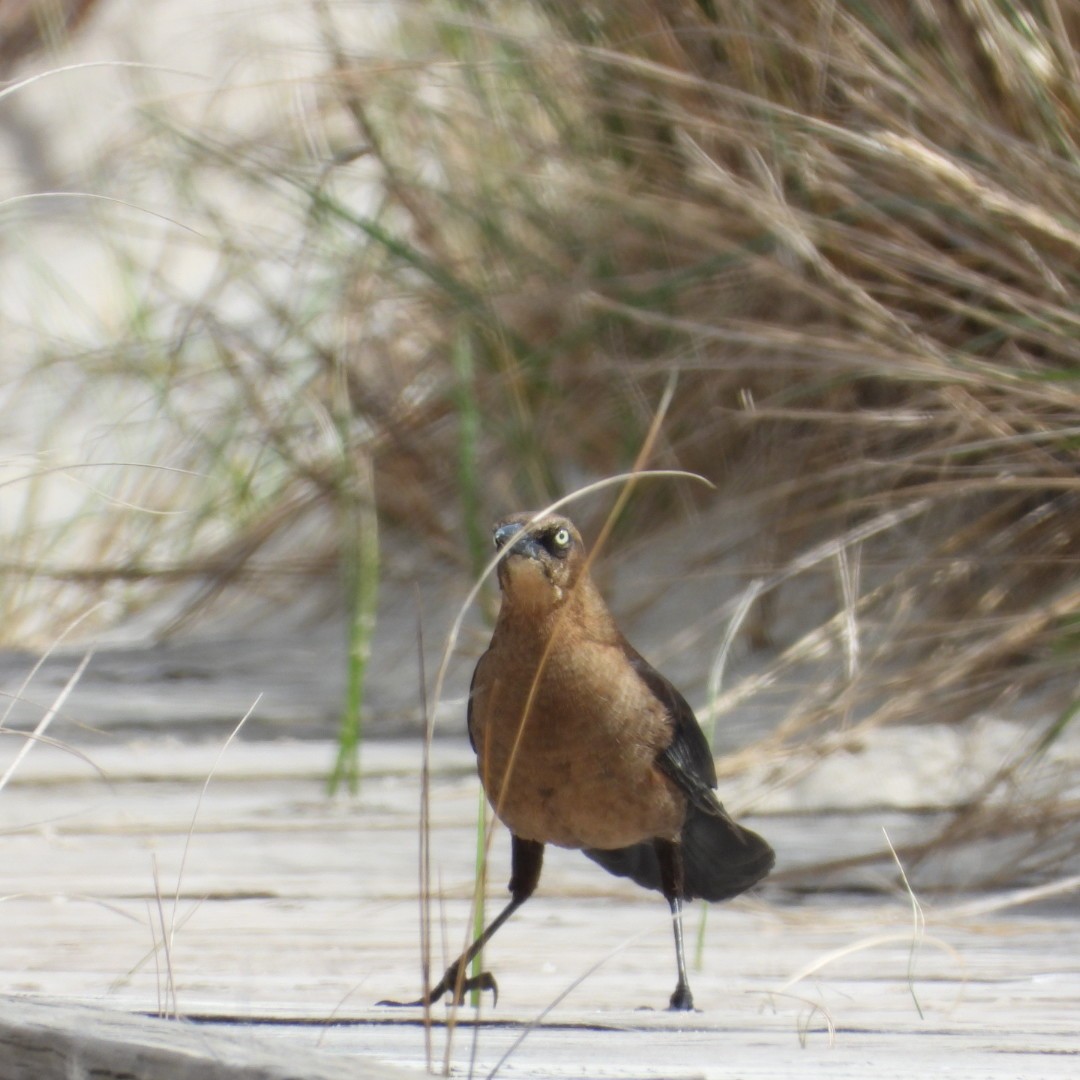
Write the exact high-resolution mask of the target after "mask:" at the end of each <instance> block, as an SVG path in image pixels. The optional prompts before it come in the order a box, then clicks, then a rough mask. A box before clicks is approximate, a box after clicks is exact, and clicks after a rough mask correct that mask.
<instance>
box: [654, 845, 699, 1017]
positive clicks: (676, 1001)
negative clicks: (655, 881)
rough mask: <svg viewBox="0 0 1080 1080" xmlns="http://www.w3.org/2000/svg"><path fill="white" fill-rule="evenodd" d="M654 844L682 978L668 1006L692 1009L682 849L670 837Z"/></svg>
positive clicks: (676, 958)
mask: <svg viewBox="0 0 1080 1080" xmlns="http://www.w3.org/2000/svg"><path fill="white" fill-rule="evenodd" d="M653 845H654V847H655V848H656V857H657V858H658V859H659V860H660V884H661V887H662V889H663V893H664V898H665V899H666V900H667V902H668V907H670V908H671V922H672V926H673V927H674V928H675V963H676V965H677V967H678V969H679V981H678V983H677V984H676V986H675V991H674V993H673V994H672V995H671V1003H670V1005H669V1006H668V1008H670V1009H674V1010H677V1011H680V1012H682V1011H686V1012H689V1011H691V1010H692V1009H693V1008H694V995H693V994H691V993H690V981H689V979H687V977H686V950H685V948H684V947H683V930H682V901H683V892H684V891H685V886H684V884H683V862H682V849H681V848H680V847H679V845H678V844H676V843H673V842H672V841H670V840H654V841H653Z"/></svg>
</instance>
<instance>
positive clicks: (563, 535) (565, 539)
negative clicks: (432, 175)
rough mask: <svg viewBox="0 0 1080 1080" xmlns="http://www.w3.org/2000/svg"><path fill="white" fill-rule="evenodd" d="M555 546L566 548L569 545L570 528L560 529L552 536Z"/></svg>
mask: <svg viewBox="0 0 1080 1080" xmlns="http://www.w3.org/2000/svg"><path fill="white" fill-rule="evenodd" d="M551 539H552V540H553V541H554V543H555V546H556V547H558V548H566V547H569V546H570V530H569V529H560V530H559V531H558V532H557V533H556V534H555V535H554V536H553V537H552V538H551Z"/></svg>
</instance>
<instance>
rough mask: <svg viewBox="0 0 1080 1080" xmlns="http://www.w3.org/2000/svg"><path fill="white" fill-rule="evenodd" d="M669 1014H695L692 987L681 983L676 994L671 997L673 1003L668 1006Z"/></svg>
mask: <svg viewBox="0 0 1080 1080" xmlns="http://www.w3.org/2000/svg"><path fill="white" fill-rule="evenodd" d="M668 1011H669V1012H694V1011H695V1010H694V995H693V994H691V993H690V987H689V986H685V985H683V984H682V983H679V985H678V986H676V987H675V992H674V993H673V994H672V995H671V1003H670V1004H669V1005H668Z"/></svg>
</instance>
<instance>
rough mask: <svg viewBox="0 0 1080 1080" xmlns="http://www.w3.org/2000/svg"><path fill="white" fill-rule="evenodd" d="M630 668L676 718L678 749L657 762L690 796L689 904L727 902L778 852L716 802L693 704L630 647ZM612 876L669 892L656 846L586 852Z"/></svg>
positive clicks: (683, 845) (674, 745)
mask: <svg viewBox="0 0 1080 1080" xmlns="http://www.w3.org/2000/svg"><path fill="white" fill-rule="evenodd" d="M623 650H624V652H625V654H626V658H627V660H629V662H630V666H631V667H632V668H633V669H634V671H635V672H636V673H637V675H638V677H639V678H640V679H641V680H642V681H643V682H644V683H645V685H646V686H647V687H648V688H649V690H650V691H652V693H653V695H654V696H655V697H656V699H657V700H658V701H659V702H660V703H661V704H662V705H663V706H664V708H665V710H666V711H667V713H668V715H669V716H670V717H671V721H672V725H673V732H672V739H671V743H670V744H669V745H668V747H667V748H666V749H664V750H662V751H661V752H660V754H659V755H658V756H657V759H656V764H657V766H658V767H659V768H660V769H661V770H662V771H663V773H664V774H665V775H666V776H667V777H668V778H669V779H670V780H672V781H673V782H674V783H675V784H676V785H677V786H678V787H679V789H680V790H681V791H682V792H683V794H685V795H686V798H687V808H686V821H685V823H684V824H683V830H682V835H681V836H680V838H679V840H680V849H681V852H682V860H683V876H684V883H685V887H684V891H683V898H684V899H686V900H693V899H695V898H696V897H703V898H704V899H706V900H726V899H728V898H729V897H732V896H738V895H739V893H741V892H744V891H745V890H746V889H749V888H750V887H751V886H752V885H754V884H756V883H757V882H758V881H760V880H761V879H762V878H763V877H764V876H765V875H766V874H767V873H768V872H769V871H770V870H771V869H772V867H773V861H774V855H773V850H772V848H771V847H770V846H769V845H768V843H766V841H765V840H764V839H762V837H760V836H758V834H757V833H755V832H751V831H750V830H749V829H745V828H743V827H742V826H741V825H739V824H738V823H737V822H736V821H735V820H734V819H733V818H732V817H731V815H730V814H729V813H728V812H727V811H726V810H725V809H724V807H723V805H722V804H721V802H720V800H719V799H718V798H717V797H716V794H715V792H714V790H713V789H714V788H715V787H716V764H715V762H714V761H713V756H712V750H711V749H710V748H709V743H708V740H706V738H705V734H704V732H703V731H702V730H701V728H700V726H699V725H698V722H697V717H695V716H694V711H693V709H691V708H690V706H689V705H688V704H687V701H686V699H685V698H684V697H683V696H682V694H680V693H679V691H678V690H676V689H675V687H674V686H672V685H671V683H670V682H669V681H668V680H667V679H665V678H664V676H663V675H661V674H660V672H658V671H657V670H656V669H655V668H654V667H653V666H652V665H651V664H650V663H649V662H648V661H647V660H646V659H645V658H644V657H642V656H641V655H640V654H639V653H638V652H637V651H636V650H635V649H634V648H633V646H631V645H630V644H629V643H627V642H624V643H623ZM585 854H586V855H587V856H588V857H589V858H590V859H592V860H593V861H594V862H596V863H599V864H600V865H601V866H602V867H603V868H604V869H605V870H607V871H608V873H611V874H615V875H616V876H618V877H628V878H630V879H631V880H632V881H635V882H637V884H639V885H641V886H643V887H644V888H646V889H656V890H658V891H661V892H662V891H663V887H662V884H661V879H660V863H659V860H658V858H657V855H656V849H655V847H654V846H653V844H652V843H648V842H646V843H642V844H634V845H632V846H630V847H625V848H619V849H617V850H614V851H598V850H595V849H591V848H589V849H586V850H585Z"/></svg>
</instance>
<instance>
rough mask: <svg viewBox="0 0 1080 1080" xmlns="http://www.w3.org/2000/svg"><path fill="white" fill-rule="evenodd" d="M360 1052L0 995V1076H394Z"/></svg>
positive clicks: (366, 1079)
mask: <svg viewBox="0 0 1080 1080" xmlns="http://www.w3.org/2000/svg"><path fill="white" fill-rule="evenodd" d="M415 1075H416V1074H415V1073H407V1072H405V1071H403V1070H400V1069H396V1068H393V1067H392V1066H389V1065H385V1064H381V1063H375V1062H371V1061H367V1060H365V1059H363V1058H360V1057H356V1056H350V1057H348V1058H347V1059H346V1058H342V1057H341V1056H334V1055H332V1054H328V1053H323V1052H320V1051H318V1050H312V1049H310V1048H302V1049H301V1048H297V1047H294V1046H290V1045H288V1044H287V1043H283V1041H282V1040H281V1039H275V1038H273V1037H272V1036H271V1037H269V1038H268V1037H267V1035H266V1034H265V1033H262V1032H258V1031H252V1030H247V1031H245V1032H243V1033H239V1032H233V1033H230V1032H222V1031H213V1030H209V1029H207V1028H206V1027H204V1026H201V1025H194V1024H186V1023H177V1022H168V1021H165V1020H157V1019H153V1018H150V1017H145V1016H132V1015H129V1014H125V1013H117V1012H111V1011H109V1010H106V1009H98V1008H91V1007H89V1006H86V1005H70V1004H65V1003H63V1002H35V1001H22V1000H19V999H17V998H4V999H0V1080H73V1078H81V1077H87V1078H89V1077H93V1078H94V1080H299V1078H301V1077H302V1078H304V1080H394V1078H396V1077H401V1078H407V1077H410V1076H412V1077H415Z"/></svg>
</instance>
